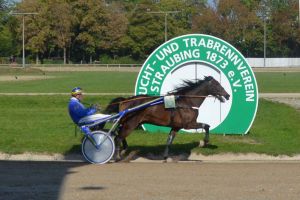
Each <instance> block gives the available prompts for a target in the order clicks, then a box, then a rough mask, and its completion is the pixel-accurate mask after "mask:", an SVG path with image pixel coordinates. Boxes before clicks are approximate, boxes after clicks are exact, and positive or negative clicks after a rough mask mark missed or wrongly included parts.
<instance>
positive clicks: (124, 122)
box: [106, 76, 230, 159]
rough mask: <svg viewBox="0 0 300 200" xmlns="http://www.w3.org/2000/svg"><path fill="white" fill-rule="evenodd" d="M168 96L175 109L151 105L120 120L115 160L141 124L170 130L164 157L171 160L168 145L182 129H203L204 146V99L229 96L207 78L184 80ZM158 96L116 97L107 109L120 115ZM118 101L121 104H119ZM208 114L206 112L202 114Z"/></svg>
mask: <svg viewBox="0 0 300 200" xmlns="http://www.w3.org/2000/svg"><path fill="white" fill-rule="evenodd" d="M168 95H174V96H175V97H176V107H175V108H168V109H166V108H165V105H164V104H158V105H155V106H150V107H147V108H145V109H142V110H138V111H135V112H132V113H128V114H127V115H125V116H124V117H123V118H122V119H121V120H120V129H119V131H118V136H117V138H116V159H120V146H121V141H123V140H125V138H126V137H127V136H128V135H129V134H130V133H131V132H132V131H133V130H134V129H135V128H136V127H138V126H139V125H141V124H143V123H149V124H154V125H158V126H167V127H170V128H171V131H170V133H169V136H168V139H167V145H166V149H165V152H164V158H165V159H166V158H167V157H168V152H169V145H171V144H172V142H173V140H174V138H175V136H176V133H177V132H178V131H179V130H180V129H204V130H205V138H204V145H207V144H208V142H209V127H210V126H209V125H208V124H204V123H198V122H197V120H196V119H197V117H198V109H197V108H199V107H200V105H201V104H202V103H203V101H204V100H205V98H207V97H208V96H213V97H215V98H217V99H219V100H220V101H221V102H224V101H225V100H224V98H225V99H227V100H228V99H229V97H230V95H229V94H228V93H227V92H226V91H225V90H224V88H223V87H222V86H221V85H220V83H219V82H218V81H216V80H215V79H214V78H213V77H211V76H209V77H205V79H204V80H198V81H196V82H193V81H184V84H183V85H181V86H180V87H178V88H176V89H175V90H174V91H172V92H170V93H169V94H168ZM155 98H158V97H157V96H146V95H143V96H133V97H129V98H126V99H125V98H122V97H119V98H116V99H113V100H112V101H111V104H110V105H109V106H108V107H107V108H106V111H107V112H112V111H115V112H119V111H122V110H125V109H128V108H132V107H135V106H138V105H141V104H143V103H145V102H148V101H151V100H153V99H155ZM118 102H119V103H118ZM203 114H205V113H203Z"/></svg>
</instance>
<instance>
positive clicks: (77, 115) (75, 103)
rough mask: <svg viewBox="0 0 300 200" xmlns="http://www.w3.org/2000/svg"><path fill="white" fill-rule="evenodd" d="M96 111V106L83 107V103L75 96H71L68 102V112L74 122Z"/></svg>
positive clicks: (76, 122)
mask: <svg viewBox="0 0 300 200" xmlns="http://www.w3.org/2000/svg"><path fill="white" fill-rule="evenodd" d="M96 112H97V109H96V108H93V107H90V108H85V107H84V105H83V104H82V103H81V102H80V101H79V100H78V99H76V98H75V97H72V98H71V99H70V102H69V114H70V117H71V118H72V120H73V122H74V123H75V124H78V122H79V120H80V119H81V118H83V117H86V116H89V115H93V114H95V113H96Z"/></svg>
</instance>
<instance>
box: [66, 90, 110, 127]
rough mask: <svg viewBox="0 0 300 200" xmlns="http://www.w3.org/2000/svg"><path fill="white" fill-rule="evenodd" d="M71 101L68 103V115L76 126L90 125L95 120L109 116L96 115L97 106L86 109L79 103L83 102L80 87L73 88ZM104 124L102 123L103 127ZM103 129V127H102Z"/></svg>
mask: <svg viewBox="0 0 300 200" xmlns="http://www.w3.org/2000/svg"><path fill="white" fill-rule="evenodd" d="M71 96H72V97H71V99H70V102H69V106H68V109H69V114H70V117H71V118H72V120H73V122H74V123H75V124H77V125H83V124H91V123H93V122H95V120H98V119H101V118H105V117H108V116H110V115H104V114H96V112H97V109H98V106H97V105H92V106H90V107H88V108H86V107H85V106H84V105H83V104H82V103H81V101H82V100H83V92H82V89H81V88H80V87H75V88H74V89H72V92H71ZM104 125H105V123H103V126H104ZM102 128H103V127H102Z"/></svg>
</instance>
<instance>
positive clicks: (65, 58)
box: [64, 47, 67, 65]
mask: <svg viewBox="0 0 300 200" xmlns="http://www.w3.org/2000/svg"><path fill="white" fill-rule="evenodd" d="M66 63H67V48H66V47H64V65H65V64H66Z"/></svg>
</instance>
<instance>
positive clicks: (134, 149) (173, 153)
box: [65, 142, 218, 161]
mask: <svg viewBox="0 0 300 200" xmlns="http://www.w3.org/2000/svg"><path fill="white" fill-rule="evenodd" d="M165 148H166V145H148V146H142V145H130V144H129V147H128V149H127V150H126V152H124V153H123V158H124V160H125V161H130V160H136V159H138V158H145V159H148V160H164V156H163V154H164V150H165ZM194 148H200V147H199V142H189V143H184V144H176V143H175V144H172V145H171V146H170V147H169V157H170V158H172V159H173V160H178V161H186V160H189V157H190V155H191V153H192V150H193V149H194ZM201 148H204V149H210V150H213V149H217V148H218V146H216V145H213V144H208V145H207V146H205V147H201ZM65 159H66V160H83V159H84V158H83V156H82V152H81V145H80V144H78V145H73V146H72V148H71V149H69V150H68V151H67V152H65Z"/></svg>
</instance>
